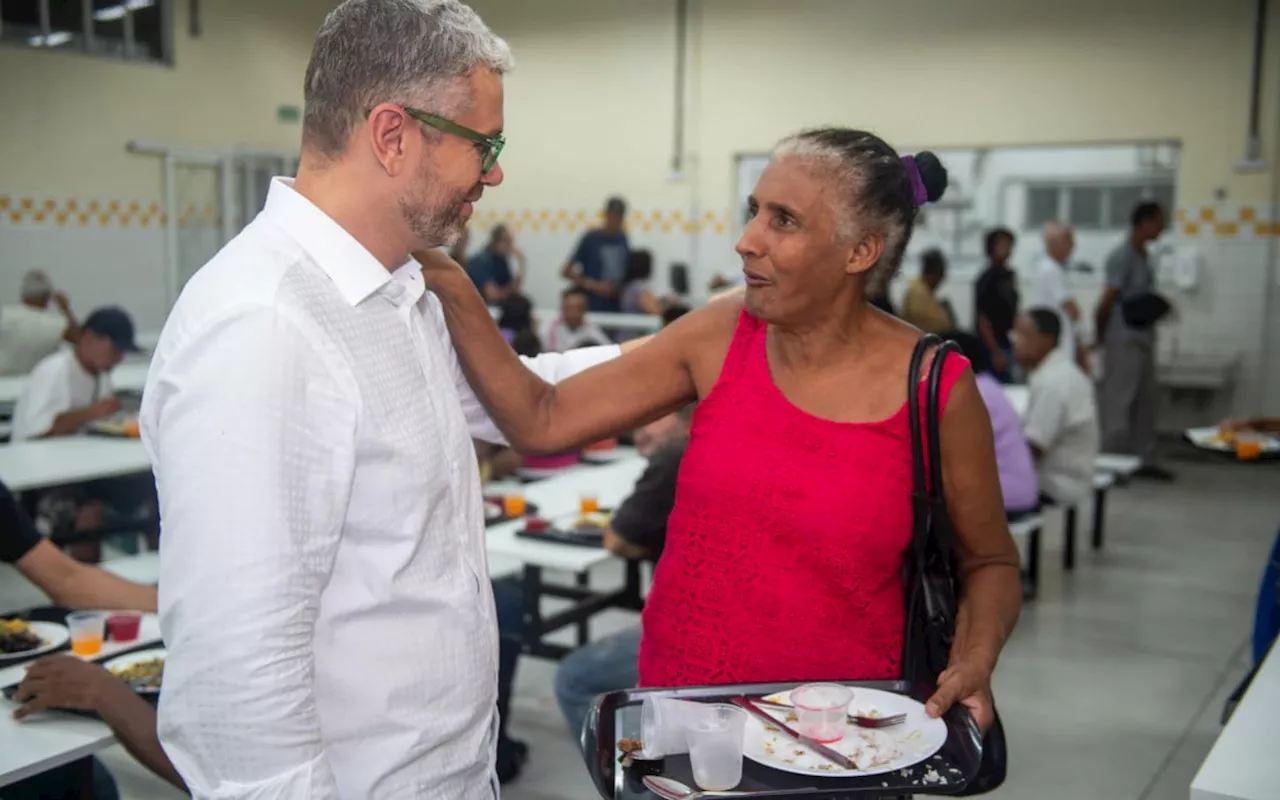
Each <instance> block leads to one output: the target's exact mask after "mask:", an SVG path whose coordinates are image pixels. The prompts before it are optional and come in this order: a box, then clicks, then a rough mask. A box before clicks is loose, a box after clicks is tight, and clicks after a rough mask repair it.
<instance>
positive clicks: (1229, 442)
mask: <svg viewBox="0 0 1280 800" xmlns="http://www.w3.org/2000/svg"><path fill="white" fill-rule="evenodd" d="M1186 435H1187V441H1189V442H1191V444H1193V445H1195V446H1196V447H1199V448H1200V449H1202V450H1215V451H1217V452H1219V453H1234V452H1235V451H1236V443H1235V441H1234V440H1233V439H1224V438H1223V437H1222V432H1221V431H1219V430H1218V429H1217V428H1188V429H1187V431H1186ZM1236 436H1237V438H1242V439H1256V440H1257V441H1258V443H1259V444H1261V445H1262V452H1264V453H1280V437H1276V436H1271V435H1269V434H1265V433H1252V432H1249V431H1243V432H1241V433H1238V434H1236Z"/></svg>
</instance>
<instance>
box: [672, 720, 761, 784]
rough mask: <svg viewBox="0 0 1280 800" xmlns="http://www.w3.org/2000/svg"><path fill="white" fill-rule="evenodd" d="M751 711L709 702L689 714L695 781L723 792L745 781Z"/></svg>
mask: <svg viewBox="0 0 1280 800" xmlns="http://www.w3.org/2000/svg"><path fill="white" fill-rule="evenodd" d="M746 725H747V712H746V711H743V710H742V709H741V708H738V707H737V706H731V705H725V704H723V703H719V704H714V705H712V704H707V705H703V706H701V707H700V708H699V709H697V710H696V711H694V712H692V713H691V714H690V715H689V719H688V720H687V721H686V722H685V736H686V737H688V740H689V763H690V764H691V765H692V766H693V782H694V783H696V784H698V788H699V789H702V790H703V791H708V792H723V791H728V790H729V789H732V788H734V787H735V786H737V785H738V784H739V783H741V782H742V748H743V737H744V733H745V731H746Z"/></svg>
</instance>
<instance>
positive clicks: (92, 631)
mask: <svg viewBox="0 0 1280 800" xmlns="http://www.w3.org/2000/svg"><path fill="white" fill-rule="evenodd" d="M67 630H69V631H70V632H71V652H73V653H75V654H76V655H78V656H96V655H97V654H98V653H101V652H102V640H103V638H104V637H105V636H106V633H107V615H106V614H103V613H101V612H98V611H76V612H73V613H71V614H68V615H67Z"/></svg>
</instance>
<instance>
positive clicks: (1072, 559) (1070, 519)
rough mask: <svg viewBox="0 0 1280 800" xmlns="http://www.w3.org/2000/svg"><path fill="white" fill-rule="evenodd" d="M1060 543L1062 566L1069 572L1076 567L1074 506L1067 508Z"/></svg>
mask: <svg viewBox="0 0 1280 800" xmlns="http://www.w3.org/2000/svg"><path fill="white" fill-rule="evenodd" d="M1065 534H1066V535H1065V538H1064V541H1063V543H1062V568H1063V569H1064V570H1067V571H1068V572H1070V571H1071V570H1073V569H1075V568H1076V507H1075V506H1069V507H1068V508H1067V520H1066V532H1065Z"/></svg>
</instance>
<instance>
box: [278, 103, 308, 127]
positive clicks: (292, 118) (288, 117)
mask: <svg viewBox="0 0 1280 800" xmlns="http://www.w3.org/2000/svg"><path fill="white" fill-rule="evenodd" d="M300 119H302V109H301V108H298V107H297V106H276V122H281V123H284V124H287V125H292V124H294V123H296V122H297V121H298V120H300Z"/></svg>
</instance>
